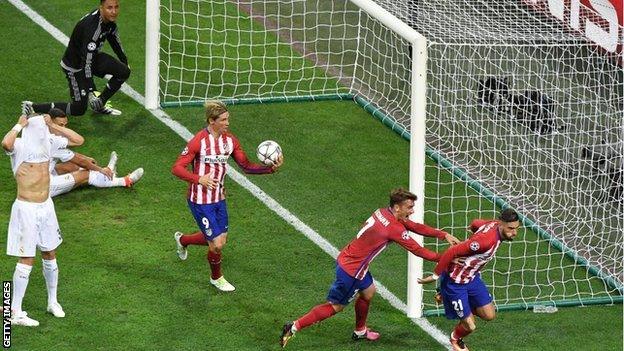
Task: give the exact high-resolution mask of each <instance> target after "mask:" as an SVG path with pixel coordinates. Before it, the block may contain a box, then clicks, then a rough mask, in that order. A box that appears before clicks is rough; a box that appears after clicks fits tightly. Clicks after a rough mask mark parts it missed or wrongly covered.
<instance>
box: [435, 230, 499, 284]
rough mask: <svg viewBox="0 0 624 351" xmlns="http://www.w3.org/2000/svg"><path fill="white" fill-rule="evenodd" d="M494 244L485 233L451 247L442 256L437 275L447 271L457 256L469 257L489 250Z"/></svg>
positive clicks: (436, 269) (436, 270) (436, 271)
mask: <svg viewBox="0 0 624 351" xmlns="http://www.w3.org/2000/svg"><path fill="white" fill-rule="evenodd" d="M491 246H492V245H490V243H488V240H487V237H486V236H484V235H479V234H477V235H474V236H472V237H471V238H469V239H468V240H466V241H464V242H462V243H461V244H457V245H454V246H451V247H449V248H448V249H447V250H446V251H444V252H443V253H442V255H441V256H440V261H438V264H437V265H436V267H435V269H434V271H433V272H434V273H435V274H436V275H438V276H439V275H441V274H442V273H444V272H446V271H447V269H448V267H449V265H450V264H451V261H453V259H454V258H456V257H468V256H472V255H474V254H478V253H483V252H485V251H487V250H488V249H489V248H490V247H491Z"/></svg>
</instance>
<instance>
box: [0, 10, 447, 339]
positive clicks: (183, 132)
mask: <svg viewBox="0 0 624 351" xmlns="http://www.w3.org/2000/svg"><path fill="white" fill-rule="evenodd" d="M8 1H9V2H10V3H11V4H12V5H13V6H15V7H16V8H17V9H19V10H20V11H22V13H24V14H25V15H26V16H28V17H29V18H30V19H31V20H32V21H33V22H35V23H36V24H38V25H39V26H40V27H41V28H43V29H44V30H45V31H47V32H48V33H49V34H50V35H51V36H53V37H54V38H55V39H56V40H58V41H59V42H61V43H62V44H63V45H64V46H67V44H68V43H69V38H68V37H67V36H66V35H65V34H64V33H63V32H61V31H60V30H58V29H57V28H56V27H54V26H53V25H52V24H51V23H50V22H48V20H46V19H45V18H44V17H42V16H41V15H40V14H38V13H37V12H35V11H34V10H33V9H31V8H30V7H29V6H28V5H26V4H25V3H24V2H23V1H21V0H8ZM121 91H123V92H124V93H125V94H126V95H128V96H129V97H131V98H132V99H133V100H135V101H136V102H137V103H138V104H139V105H141V106H143V105H144V101H145V97H143V95H141V94H139V93H138V92H137V91H136V90H134V89H133V88H132V87H131V86H130V85H128V84H125V83H124V85H123V86H122V87H121ZM148 111H150V112H151V113H152V115H154V117H156V118H157V119H158V120H159V121H161V122H162V123H164V124H165V125H166V126H167V127H169V128H170V129H171V130H173V131H174V132H175V133H176V134H178V135H179V136H180V137H181V138H182V139H184V140H186V141H189V140H190V139H191V138H192V137H193V134H192V133H191V132H190V131H189V130H188V129H186V127H184V126H183V125H181V124H180V123H178V122H177V121H175V120H173V119H171V117H169V115H167V113H166V112H165V111H163V110H161V109H154V110H148ZM228 175H229V176H230V178H232V180H234V181H235V182H236V183H238V184H239V185H240V186H242V187H243V188H245V189H247V190H248V191H249V192H250V193H251V194H252V195H253V196H255V197H256V198H257V199H258V200H260V201H261V202H262V203H263V204H265V205H266V206H267V207H268V208H269V209H271V210H272V211H273V212H275V213H276V214H277V215H278V216H280V217H281V218H282V219H284V220H285V221H286V222H287V223H289V224H290V225H292V226H293V227H294V228H295V229H297V230H298V231H299V232H301V233H302V234H303V235H305V236H306V237H307V238H308V239H310V240H311V241H312V242H314V243H315V244H316V245H317V246H319V247H320V248H321V249H322V250H323V251H325V252H326V253H327V254H328V255H330V256H331V257H333V258H334V259H335V258H336V257H337V256H338V253H339V252H340V251H339V250H338V249H337V248H336V247H334V246H333V245H332V244H331V243H330V242H329V241H327V240H326V239H325V238H323V237H322V236H321V235H320V234H319V233H317V232H316V231H315V230H314V229H312V228H310V226H308V225H307V224H305V223H303V222H302V221H301V220H300V219H299V218H297V216H295V215H294V214H292V213H291V212H290V211H288V210H287V209H286V208H284V207H283V206H282V205H280V204H279V203H278V202H277V201H275V200H274V199H273V198H272V197H270V196H269V195H268V194H267V193H265V192H264V191H263V190H262V189H260V188H259V187H258V186H257V185H255V184H254V183H252V182H251V181H250V180H249V179H248V178H247V177H245V176H244V175H243V174H241V173H240V172H238V171H237V170H235V169H234V168H232V167H229V169H228ZM375 285H376V286H377V291H378V293H379V295H380V296H382V297H383V298H384V299H386V300H388V302H390V305H392V306H393V307H395V308H396V309H398V310H399V311H401V312H403V313H405V314H407V305H406V304H405V303H404V302H403V301H401V299H399V298H398V297H397V296H396V295H394V294H393V293H391V292H390V291H389V290H388V289H387V288H386V287H385V286H384V285H383V284H382V283H381V282H380V281H378V280H375ZM411 320H412V321H413V322H414V323H415V324H416V325H418V326H419V327H420V328H421V329H422V330H424V331H425V332H426V333H427V334H429V335H430V336H431V337H432V338H434V339H435V340H436V341H437V342H438V343H440V344H441V345H443V346H445V347H446V348H450V346H451V345H450V344H449V342H448V336H447V335H446V334H444V333H443V332H442V331H441V330H440V329H438V328H437V327H436V326H434V325H432V324H431V323H430V322H429V321H428V320H427V319H426V318H411Z"/></svg>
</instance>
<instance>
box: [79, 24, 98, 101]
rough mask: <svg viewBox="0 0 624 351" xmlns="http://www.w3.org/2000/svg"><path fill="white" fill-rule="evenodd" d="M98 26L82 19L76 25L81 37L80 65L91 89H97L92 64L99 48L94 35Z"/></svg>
mask: <svg viewBox="0 0 624 351" xmlns="http://www.w3.org/2000/svg"><path fill="white" fill-rule="evenodd" d="M96 27H97V25H93V24H91V23H88V22H86V21H84V22H83V21H81V22H79V23H78V24H77V25H76V29H75V30H76V31H78V33H79V35H78V37H79V38H80V44H79V50H80V67H81V68H82V69H83V70H84V74H85V78H86V79H87V81H88V84H89V91H93V90H95V83H94V82H93V68H92V65H93V59H94V58H95V54H96V50H97V47H96V44H95V42H94V41H93V35H94V34H95V30H96ZM77 68H78V67H77Z"/></svg>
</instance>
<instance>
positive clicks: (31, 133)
mask: <svg viewBox="0 0 624 351" xmlns="http://www.w3.org/2000/svg"><path fill="white" fill-rule="evenodd" d="M46 123H51V122H50V117H49V116H46V119H44V116H33V117H31V118H29V119H27V118H26V116H21V117H20V118H19V120H18V123H17V124H16V125H15V126H14V127H13V128H12V129H11V130H10V131H9V132H8V133H7V134H6V135H5V136H4V138H3V139H2V148H3V149H4V150H5V152H6V153H7V154H8V155H9V156H10V157H11V167H12V169H13V174H14V176H15V180H16V182H17V198H16V199H15V202H14V203H13V207H12V208H11V219H10V221H9V229H8V233H7V255H9V256H16V257H19V260H18V263H17V265H16V267H15V272H14V274H13V296H12V301H11V323H12V324H13V325H23V326H29V327H36V326H38V325H39V322H38V321H36V320H34V319H32V318H30V317H28V315H27V313H26V312H25V311H23V310H22V300H23V298H24V295H25V293H26V287H27V286H28V280H29V276H30V272H31V271H32V267H33V264H34V261H35V255H36V250H37V249H38V250H39V251H41V257H42V262H43V275H44V278H45V282H46V287H47V291H48V307H47V311H48V312H50V313H52V314H53V315H54V316H55V317H65V312H64V311H63V308H62V307H61V305H60V304H59V303H58V301H57V296H56V292H57V284H58V266H57V263H56V252H55V250H56V249H57V247H58V246H59V245H60V244H61V242H62V241H63V239H62V237H61V230H60V229H59V225H58V221H57V219H56V213H55V211H54V203H53V202H52V199H51V198H50V171H49V161H50V149H51V144H50V133H49V130H48V126H47V125H46ZM20 132H21V133H22V137H21V138H17V135H18V134H19V133H20Z"/></svg>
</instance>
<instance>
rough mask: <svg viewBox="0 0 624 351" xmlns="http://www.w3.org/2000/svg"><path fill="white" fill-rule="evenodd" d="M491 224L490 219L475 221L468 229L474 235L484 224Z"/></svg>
mask: <svg viewBox="0 0 624 351" xmlns="http://www.w3.org/2000/svg"><path fill="white" fill-rule="evenodd" d="M490 222H492V220H491V219H475V220H473V221H472V222H471V223H470V227H468V229H469V230H470V231H471V232H473V233H475V232H476V231H477V230H479V228H481V227H483V226H484V225H485V224H487V223H490Z"/></svg>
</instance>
